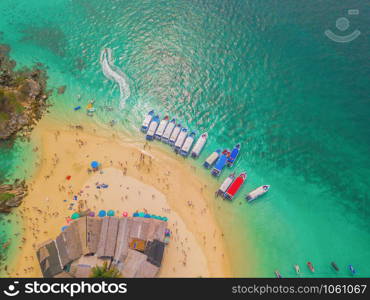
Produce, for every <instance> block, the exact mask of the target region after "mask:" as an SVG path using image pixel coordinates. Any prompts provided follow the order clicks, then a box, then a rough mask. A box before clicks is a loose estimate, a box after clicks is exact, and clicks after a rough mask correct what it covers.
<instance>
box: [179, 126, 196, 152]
mask: <svg viewBox="0 0 370 300" xmlns="http://www.w3.org/2000/svg"><path fill="white" fill-rule="evenodd" d="M194 138H195V132H194V131H192V132H191V133H190V134H189V136H188V137H187V138H186V139H185V142H184V144H183V145H182V147H181V150H180V154H181V155H182V156H188V155H189V151H190V148H191V146H192V145H193V143H194Z"/></svg>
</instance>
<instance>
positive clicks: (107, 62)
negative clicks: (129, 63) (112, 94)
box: [100, 48, 131, 109]
mask: <svg viewBox="0 0 370 300" xmlns="http://www.w3.org/2000/svg"><path fill="white" fill-rule="evenodd" d="M100 64H101V66H102V70H103V74H104V76H105V77H107V78H108V79H109V80H112V81H115V82H116V83H117V84H118V86H119V92H120V109H123V108H124V107H125V103H126V100H127V99H128V98H129V97H130V95H131V91H130V85H129V84H128V78H127V76H126V74H125V73H124V72H123V71H122V70H121V69H120V68H118V67H117V66H115V65H114V62H113V57H112V49H110V48H104V49H103V50H102V52H101V53H100Z"/></svg>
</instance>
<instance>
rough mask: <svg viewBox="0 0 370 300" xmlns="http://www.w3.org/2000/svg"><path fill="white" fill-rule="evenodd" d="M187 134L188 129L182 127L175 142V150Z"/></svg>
mask: <svg viewBox="0 0 370 300" xmlns="http://www.w3.org/2000/svg"><path fill="white" fill-rule="evenodd" d="M187 136H188V130H187V129H186V128H182V129H181V132H180V134H179V136H178V138H177V140H176V142H175V152H179V151H180V149H181V147H182V145H183V144H184V142H185V140H186V138H187Z"/></svg>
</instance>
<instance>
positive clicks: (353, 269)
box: [348, 265, 356, 275]
mask: <svg viewBox="0 0 370 300" xmlns="http://www.w3.org/2000/svg"><path fill="white" fill-rule="evenodd" d="M348 268H349V270H350V272H351V274H352V275H355V274H356V270H355V268H354V267H353V266H352V265H349V266H348Z"/></svg>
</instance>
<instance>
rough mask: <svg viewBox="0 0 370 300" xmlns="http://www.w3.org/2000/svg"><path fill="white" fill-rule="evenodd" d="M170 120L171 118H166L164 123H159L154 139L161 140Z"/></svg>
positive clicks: (163, 120)
mask: <svg viewBox="0 0 370 300" xmlns="http://www.w3.org/2000/svg"><path fill="white" fill-rule="evenodd" d="M168 120H169V117H168V116H165V117H164V118H163V119H162V121H161V122H160V123H159V126H158V128H157V130H156V132H155V134H154V138H155V139H157V140H160V139H161V137H162V135H163V133H164V131H165V129H166V127H167V125H168Z"/></svg>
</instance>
